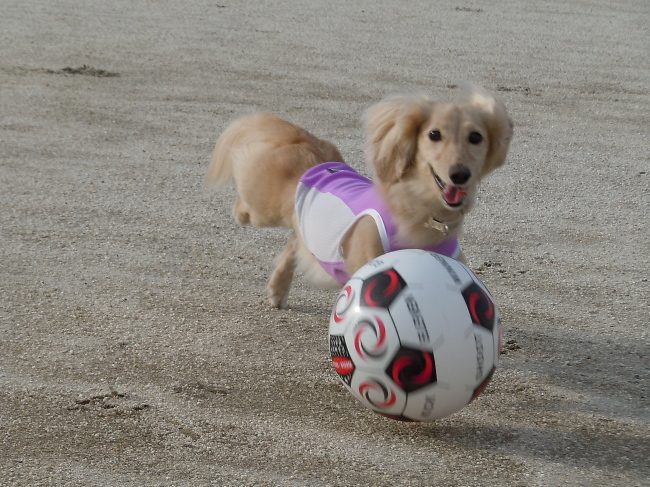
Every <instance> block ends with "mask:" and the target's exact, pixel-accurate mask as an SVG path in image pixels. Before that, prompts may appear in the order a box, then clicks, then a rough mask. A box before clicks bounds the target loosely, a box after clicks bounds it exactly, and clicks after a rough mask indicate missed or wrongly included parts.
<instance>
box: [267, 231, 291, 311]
mask: <svg viewBox="0 0 650 487" xmlns="http://www.w3.org/2000/svg"><path fill="white" fill-rule="evenodd" d="M297 240H298V237H296V234H295V233H292V234H291V236H290V237H289V241H288V242H287V245H286V247H285V248H284V250H283V251H282V253H281V254H280V255H279V256H278V258H277V261H276V264H275V270H274V271H273V273H272V274H271V279H269V284H268V287H267V289H268V292H269V302H270V303H271V306H273V307H275V308H280V309H286V308H287V301H288V299H289V289H290V288H291V281H292V280H293V274H294V272H295V270H296V244H297Z"/></svg>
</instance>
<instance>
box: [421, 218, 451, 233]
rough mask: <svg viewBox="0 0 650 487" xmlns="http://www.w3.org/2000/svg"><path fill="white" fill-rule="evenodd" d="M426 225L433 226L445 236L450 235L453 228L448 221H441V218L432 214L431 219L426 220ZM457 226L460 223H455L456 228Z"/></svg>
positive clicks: (433, 228)
mask: <svg viewBox="0 0 650 487" xmlns="http://www.w3.org/2000/svg"><path fill="white" fill-rule="evenodd" d="M424 226H425V227H426V228H431V229H432V230H438V231H439V232H440V233H442V234H443V235H444V236H445V237H446V236H447V235H449V233H450V232H451V230H452V228H451V227H450V226H449V224H448V223H445V222H441V221H440V220H436V219H435V218H433V217H432V216H430V217H429V219H428V220H427V221H426V222H424ZM457 226H458V225H454V228H456V227H457Z"/></svg>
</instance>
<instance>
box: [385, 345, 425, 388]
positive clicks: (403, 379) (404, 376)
mask: <svg viewBox="0 0 650 487" xmlns="http://www.w3.org/2000/svg"><path fill="white" fill-rule="evenodd" d="M421 355H422V359H423V363H422V364H419V363H418V362H419V361H416V360H415V358H414V357H413V356H410V355H405V356H402V357H399V358H397V359H396V360H395V362H394V363H393V368H392V370H391V378H392V379H393V381H394V382H395V384H397V385H398V386H399V387H401V388H402V389H408V388H413V387H418V386H421V385H424V384H427V383H428V382H429V381H430V380H431V378H432V376H433V373H434V371H435V367H434V365H433V360H432V359H431V355H429V354H428V353H426V352H422V353H421ZM420 368H421V370H419V369H420ZM413 372H416V373H413Z"/></svg>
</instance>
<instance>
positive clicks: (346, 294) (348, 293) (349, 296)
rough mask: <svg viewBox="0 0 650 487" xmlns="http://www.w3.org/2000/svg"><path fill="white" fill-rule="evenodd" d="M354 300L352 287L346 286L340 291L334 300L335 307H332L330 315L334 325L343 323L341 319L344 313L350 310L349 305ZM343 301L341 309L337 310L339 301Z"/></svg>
mask: <svg viewBox="0 0 650 487" xmlns="http://www.w3.org/2000/svg"><path fill="white" fill-rule="evenodd" d="M353 298H354V290H353V289H352V286H350V285H347V286H345V287H344V288H343V290H342V291H341V294H339V297H338V299H337V300H336V305H335V306H334V313H333V315H332V318H333V319H334V322H335V323H340V322H341V321H343V318H344V317H345V313H347V311H348V309H349V308H350V305H351V304H352V301H353ZM342 299H344V300H345V301H344V302H343V308H341V309H340V310H339V304H340V303H341V300H342Z"/></svg>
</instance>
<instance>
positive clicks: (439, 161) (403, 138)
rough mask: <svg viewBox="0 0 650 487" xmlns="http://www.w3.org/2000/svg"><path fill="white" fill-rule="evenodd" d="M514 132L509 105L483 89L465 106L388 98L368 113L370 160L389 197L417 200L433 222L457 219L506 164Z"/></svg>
mask: <svg viewBox="0 0 650 487" xmlns="http://www.w3.org/2000/svg"><path fill="white" fill-rule="evenodd" d="M512 127H513V126H512V121H511V120H510V118H509V117H508V114H507V113H506V109H505V106H504V105H503V103H502V102H501V101H500V100H498V99H497V98H495V97H494V96H492V95H490V94H488V93H487V92H485V91H484V90H482V89H480V88H473V90H472V92H471V93H470V94H469V95H468V96H467V98H466V101H464V102H463V103H460V104H441V103H437V102H435V101H433V100H431V99H429V98H426V97H394V98H388V99H386V100H384V101H382V102H380V103H379V104H377V105H375V106H374V107H372V108H370V109H369V110H368V111H367V112H366V115H365V128H366V157H367V160H368V164H369V165H370V167H371V169H372V171H373V173H374V179H375V182H376V183H377V184H378V185H379V187H380V188H381V189H382V191H383V192H384V194H386V195H389V197H390V195H391V194H393V195H394V196H395V197H399V196H400V195H409V196H410V197H409V198H408V199H409V200H410V202H411V204H412V203H413V202H414V201H417V204H418V206H421V207H422V210H423V211H428V212H429V215H430V216H434V217H440V219H450V218H453V214H454V213H455V212H461V213H465V212H466V211H467V210H468V209H469V208H470V207H471V206H472V204H473V202H474V199H475V198H476V190H477V186H478V183H479V181H480V180H481V179H482V178H483V177H484V176H485V175H487V174H488V173H490V172H491V171H493V170H494V169H496V168H497V167H499V166H501V165H502V164H503V163H504V162H505V159H506V153H507V151H508V145H509V143H510V139H511V138H512V134H513V128H512ZM436 215H437V216H436Z"/></svg>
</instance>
